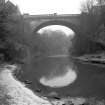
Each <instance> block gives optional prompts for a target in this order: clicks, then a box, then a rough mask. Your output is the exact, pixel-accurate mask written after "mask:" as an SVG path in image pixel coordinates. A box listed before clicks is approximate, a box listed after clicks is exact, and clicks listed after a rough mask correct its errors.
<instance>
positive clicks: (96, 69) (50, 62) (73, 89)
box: [21, 56, 105, 98]
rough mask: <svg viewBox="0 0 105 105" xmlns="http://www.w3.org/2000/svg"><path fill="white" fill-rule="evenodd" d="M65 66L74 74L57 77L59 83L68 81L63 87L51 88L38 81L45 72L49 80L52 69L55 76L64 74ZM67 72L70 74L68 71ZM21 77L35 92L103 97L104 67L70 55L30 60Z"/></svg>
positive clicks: (104, 84) (65, 71)
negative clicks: (28, 66)
mask: <svg viewBox="0 0 105 105" xmlns="http://www.w3.org/2000/svg"><path fill="white" fill-rule="evenodd" d="M67 68H68V70H71V69H72V71H74V73H75V74H74V75H72V72H71V75H70V76H68V77H65V78H63V79H59V80H60V81H59V82H56V83H59V84H60V83H66V81H68V84H67V85H65V86H64V87H59V88H51V87H48V86H45V85H42V84H41V83H40V82H39V80H40V78H41V77H42V75H46V74H47V76H48V78H47V79H48V80H49V78H50V74H51V72H52V71H54V76H55V77H57V76H59V75H62V74H66V73H67ZM26 69H27V66H25V70H26ZM28 69H29V68H28ZM27 71H28V72H27ZM68 73H69V74H70V72H68ZM54 76H53V77H54ZM72 76H74V77H72ZM39 77H40V78H39ZM21 78H22V81H29V87H30V88H31V89H32V90H33V91H35V92H36V91H38V90H40V91H39V92H41V93H42V94H44V95H48V94H50V93H51V92H56V93H57V94H58V95H60V96H61V95H62V96H65V95H66V96H84V97H99V98H101V97H102V98H103V97H104V98H105V67H104V66H102V65H98V64H92V63H89V62H88V63H86V62H81V61H79V60H77V59H73V58H70V57H60V56H58V57H46V58H43V59H40V60H39V61H34V62H32V64H31V66H30V69H29V70H26V72H25V73H23V74H22V76H21ZM71 79H72V80H71ZM69 81H70V82H69ZM44 82H45V81H44ZM52 83H53V82H52Z"/></svg>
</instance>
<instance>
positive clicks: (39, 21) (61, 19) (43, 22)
mask: <svg viewBox="0 0 105 105" xmlns="http://www.w3.org/2000/svg"><path fill="white" fill-rule="evenodd" d="M24 20H25V21H27V22H29V24H30V26H31V28H32V30H33V32H37V31H38V30H39V29H41V28H43V27H45V26H49V25H63V26H67V27H68V28H70V29H72V30H73V31H74V32H75V33H76V34H79V33H80V32H82V31H81V16H80V14H71V15H24Z"/></svg>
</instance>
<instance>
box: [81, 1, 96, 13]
mask: <svg viewBox="0 0 105 105" xmlns="http://www.w3.org/2000/svg"><path fill="white" fill-rule="evenodd" d="M94 4H95V1H94V0H86V1H84V2H82V3H81V12H82V13H89V14H92V13H93V7H94Z"/></svg>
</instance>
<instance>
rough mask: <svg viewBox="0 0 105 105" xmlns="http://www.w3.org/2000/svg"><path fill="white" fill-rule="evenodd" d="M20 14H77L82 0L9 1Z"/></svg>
mask: <svg viewBox="0 0 105 105" xmlns="http://www.w3.org/2000/svg"><path fill="white" fill-rule="evenodd" d="M10 1H12V2H13V3H15V4H17V5H18V6H19V8H20V10H21V12H22V13H29V14H32V15H33V14H53V13H58V14H78V13H80V5H81V2H82V1H84V0H10Z"/></svg>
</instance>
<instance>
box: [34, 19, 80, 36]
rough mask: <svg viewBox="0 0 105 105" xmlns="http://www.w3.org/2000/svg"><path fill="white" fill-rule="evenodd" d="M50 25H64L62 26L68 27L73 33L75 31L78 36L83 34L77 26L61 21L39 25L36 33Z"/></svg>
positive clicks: (35, 30)
mask: <svg viewBox="0 0 105 105" xmlns="http://www.w3.org/2000/svg"><path fill="white" fill-rule="evenodd" d="M50 25H62V26H66V27H68V28H70V29H71V30H72V31H74V32H75V33H76V35H77V34H78V35H80V34H81V32H80V30H79V28H78V27H77V26H76V25H75V24H72V23H70V22H66V21H60V20H53V21H47V22H44V23H41V24H40V25H38V26H37V27H36V28H35V29H34V32H35V33H36V32H38V30H40V29H41V28H43V27H46V26H50Z"/></svg>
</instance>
